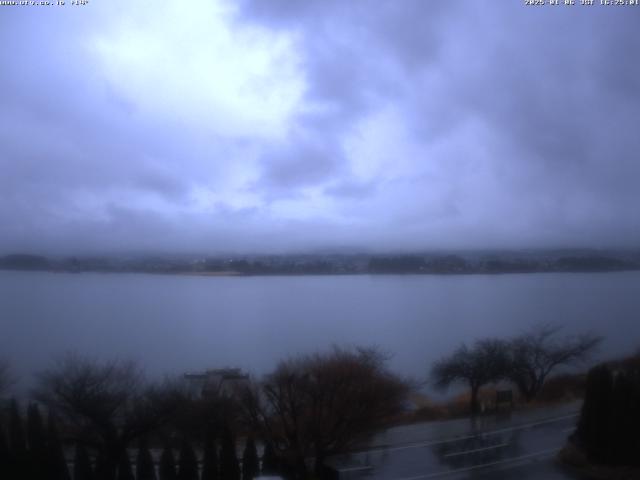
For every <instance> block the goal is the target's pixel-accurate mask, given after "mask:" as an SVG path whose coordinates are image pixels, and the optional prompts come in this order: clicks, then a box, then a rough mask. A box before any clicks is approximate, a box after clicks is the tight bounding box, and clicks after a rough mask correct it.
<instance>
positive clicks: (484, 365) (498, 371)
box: [431, 339, 509, 415]
mask: <svg viewBox="0 0 640 480" xmlns="http://www.w3.org/2000/svg"><path fill="white" fill-rule="evenodd" d="M508 365H509V355H508V344H507V342H505V341H503V340H499V339H483V340H478V341H476V343H475V344H474V345H473V347H472V348H469V347H467V346H466V345H464V344H463V345H461V346H460V348H458V350H456V351H455V352H454V353H453V354H452V355H451V356H449V357H445V358H443V359H441V360H439V361H438V362H436V364H435V365H434V366H433V368H432V369H431V378H432V380H433V382H434V384H435V386H436V387H437V388H440V389H446V388H447V387H449V385H451V384H452V383H456V382H464V383H466V384H467V385H469V388H470V389H471V400H470V405H469V407H470V411H471V413H472V414H473V415H475V414H477V413H479V411H480V405H479V402H478V394H479V392H480V388H481V387H482V386H483V385H486V384H488V383H492V382H496V381H498V380H501V379H503V378H504V377H505V376H506V375H507V372H508Z"/></svg>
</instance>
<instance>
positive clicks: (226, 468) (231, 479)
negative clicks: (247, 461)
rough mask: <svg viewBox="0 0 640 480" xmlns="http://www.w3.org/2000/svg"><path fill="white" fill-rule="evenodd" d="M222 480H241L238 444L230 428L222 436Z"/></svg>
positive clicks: (225, 429)
mask: <svg viewBox="0 0 640 480" xmlns="http://www.w3.org/2000/svg"><path fill="white" fill-rule="evenodd" d="M220 478H221V479H222V480H240V465H239V463H238V456H237V454H236V443H235V439H234V438H233V433H232V432H231V429H230V428H229V427H225V428H224V430H223V434H222V446H221V448H220Z"/></svg>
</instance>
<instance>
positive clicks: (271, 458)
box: [260, 443, 280, 476]
mask: <svg viewBox="0 0 640 480" xmlns="http://www.w3.org/2000/svg"><path fill="white" fill-rule="evenodd" d="M260 470H261V472H262V474H263V475H266V476H269V475H278V474H279V473H280V464H279V462H278V457H277V456H276V453H275V451H274V450H273V447H272V446H271V444H270V443H266V444H265V446H264V452H263V453H262V468H261V469H260Z"/></svg>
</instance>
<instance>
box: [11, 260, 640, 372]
mask: <svg viewBox="0 0 640 480" xmlns="http://www.w3.org/2000/svg"><path fill="white" fill-rule="evenodd" d="M639 312H640V272H625V273H599V274H569V273H563V274H529V275H526V274H525V275H461V276H430V275H428V276H427V275H425V276H413V275H402V276H393V275H389V276H383V275H377V276H364V275H363V276H292V277H197V276H168V275H166V276H163V275H142V274H55V273H40V272H36V273H31V272H8V271H0V356H2V357H8V358H9V359H11V362H12V364H13V367H14V371H15V372H16V373H17V374H18V375H19V376H20V377H22V378H23V379H25V378H26V379H28V378H29V377H30V374H31V373H32V372H34V371H37V370H40V369H42V368H43V367H46V366H47V365H48V364H49V363H50V361H51V359H52V358H53V357H54V356H55V355H57V354H60V353H61V352H65V351H68V350H75V351H78V352H82V353H89V354H91V355H94V356H96V357H99V358H112V357H128V358H134V359H137V360H139V361H140V362H142V364H143V365H144V367H145V368H146V370H147V371H148V372H150V373H152V374H159V373H165V372H166V373H180V372H184V371H188V370H199V369H204V368H215V367H220V366H239V367H242V368H245V369H248V370H250V371H252V372H254V373H257V374H259V373H264V372H266V371H268V370H269V369H271V368H272V367H273V366H274V365H275V364H276V362H277V360H278V359H281V358H283V357H285V356H287V355H290V354H294V353H297V352H308V351H313V350H316V349H318V348H324V347H327V346H330V345H332V344H365V345H371V344H376V345H379V346H381V347H383V348H384V349H386V350H388V351H390V352H393V354H394V357H393V359H392V361H391V366H392V367H393V368H394V369H395V370H397V371H398V372H399V373H403V374H407V375H412V376H415V377H418V378H421V377H424V376H425V374H426V372H427V369H428V366H429V364H430V362H432V361H433V360H434V359H436V358H438V357H440V356H442V355H443V354H447V353H449V352H450V351H451V350H452V349H453V348H455V347H456V346H457V345H458V344H460V343H461V342H463V341H471V340H473V339H474V338H477V337H481V336H484V335H501V336H509V335H512V334H516V333H518V332H520V331H522V330H523V329H525V328H527V326H530V325H532V324H534V323H536V322H540V321H551V322H557V323H560V324H562V325H564V326H565V330H566V331H567V333H572V332H579V331H585V330H591V331H596V332H597V333H600V334H602V335H605V336H606V342H605V344H604V345H603V348H602V349H601V355H600V356H601V357H606V356H611V355H615V354H618V353H620V354H625V353H629V352H632V351H634V350H635V349H637V348H639V347H640V315H639ZM24 383H26V381H24V380H23V382H22V384H24Z"/></svg>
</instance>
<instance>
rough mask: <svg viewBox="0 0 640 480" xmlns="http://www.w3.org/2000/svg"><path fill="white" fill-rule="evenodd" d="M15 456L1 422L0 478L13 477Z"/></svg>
mask: <svg viewBox="0 0 640 480" xmlns="http://www.w3.org/2000/svg"><path fill="white" fill-rule="evenodd" d="M14 476H15V475H14V474H13V458H12V457H11V452H10V451H9V444H8V443H7V439H6V437H5V435H4V429H3V428H2V424H0V478H13V477H14Z"/></svg>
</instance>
